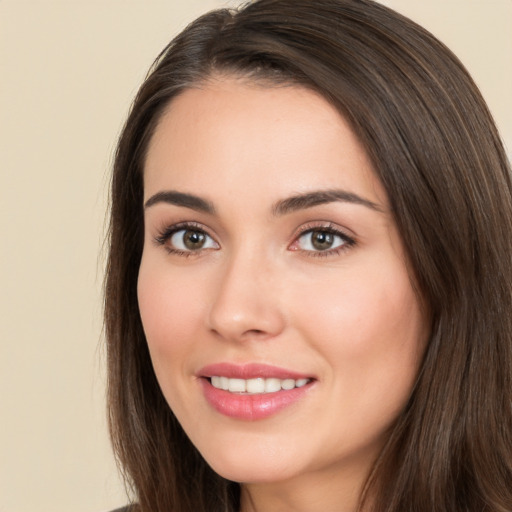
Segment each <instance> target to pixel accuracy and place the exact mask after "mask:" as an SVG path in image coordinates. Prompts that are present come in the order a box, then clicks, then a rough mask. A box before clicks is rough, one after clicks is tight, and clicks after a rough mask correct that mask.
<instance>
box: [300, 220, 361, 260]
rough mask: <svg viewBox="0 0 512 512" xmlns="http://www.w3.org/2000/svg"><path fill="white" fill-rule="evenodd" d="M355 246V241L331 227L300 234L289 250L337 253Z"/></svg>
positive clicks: (317, 228) (311, 229)
mask: <svg viewBox="0 0 512 512" xmlns="http://www.w3.org/2000/svg"><path fill="white" fill-rule="evenodd" d="M354 244H355V241H354V240H353V239H352V238H350V237H348V236H347V235H345V234H344V233H342V232H341V231H338V230H337V229H334V228H333V227H316V228H310V229H307V230H305V231H303V232H302V234H300V235H299V236H298V237H297V239H296V240H295V242H294V243H293V244H292V245H291V247H290V249H291V250H295V251H305V252H311V253H324V254H326V255H327V254H332V253H338V252H339V251H341V250H342V249H346V248H348V247H350V246H352V245H354Z"/></svg>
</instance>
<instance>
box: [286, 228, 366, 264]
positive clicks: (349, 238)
mask: <svg viewBox="0 0 512 512" xmlns="http://www.w3.org/2000/svg"><path fill="white" fill-rule="evenodd" d="M314 231H325V232H327V233H331V234H333V235H335V236H339V237H340V238H342V239H343V241H344V243H343V244H341V245H339V246H337V247H334V248H332V249H326V250H324V251H320V250H318V251H313V250H305V249H300V248H293V246H294V245H296V244H297V243H298V241H299V240H300V238H301V237H302V236H304V235H306V234H308V233H311V232H314ZM354 245H356V239H355V237H354V236H353V235H349V234H348V233H347V230H346V229H344V228H342V227H340V226H338V225H336V224H334V223H332V222H329V221H325V222H323V221H319V222H310V223H307V224H304V225H302V226H301V227H300V228H299V229H298V230H297V231H296V232H295V234H294V236H293V241H292V243H291V244H290V245H289V246H288V248H289V249H290V250H292V251H297V252H299V251H300V252H302V253H305V254H307V255H308V256H313V257H316V256H329V255H333V254H339V253H340V252H342V251H345V250H348V249H349V248H350V247H353V246H354Z"/></svg>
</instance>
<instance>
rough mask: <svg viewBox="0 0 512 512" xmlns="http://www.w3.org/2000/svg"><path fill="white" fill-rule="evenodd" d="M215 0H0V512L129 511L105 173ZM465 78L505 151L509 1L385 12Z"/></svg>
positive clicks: (444, 0)
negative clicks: (109, 303) (112, 361)
mask: <svg viewBox="0 0 512 512" xmlns="http://www.w3.org/2000/svg"><path fill="white" fill-rule="evenodd" d="M236 3H237V2H236V1H235V2H224V1H219V0H183V1H181V0H180V1H176V0H166V1H157V0H104V1H100V0H94V1H93V0H90V1H86V0H83V1H79V0H60V1H59V0H39V1H35V0H32V1H25V0H0V165H1V170H0V197H1V200H0V208H1V210H0V213H1V218H0V222H1V227H0V244H1V245H0V247H1V250H0V262H1V265H0V272H1V278H0V286H1V295H0V297H1V299H0V300H1V303H0V307H1V322H0V326H1V330H0V415H1V416H0V512H32V511H34V510H42V511H52V512H68V511H70V510H73V511H74V512H102V511H105V510H108V509H110V508H114V507H115V506H118V505H121V504H123V503H124V502H125V501H126V498H125V495H124V490H123V487H122V485H121V482H120V479H119V478H118V475H117V471H116V468H115V464H114V462H113V458H112V455H111V452H110V447H109V444H108V436H107V432H106V422H105V419H104V417H105V414H104V410H105V404H104V381H105V379H104V357H103V356H104V353H103V348H102V333H101V329H102V320H101V309H102V298H101V285H102V279H103V262H104V258H103V256H102V243H103V239H104V234H105V229H104V228H105V216H106V213H105V212H106V208H107V206H106V197H107V188H108V182H109V167H110V164H111V159H112V152H113V148H114V146H115V141H116V137H117V135H118V133H119V130H120V128H121V125H122V122H123V120H124V118H125V116H126V113H127V110H128V107H129V105H130V102H131V99H132V98H133V95H134V94H135V92H136V90H137V87H138V85H139V84H140V82H141V81H142V79H143V77H144V75H145V72H146V70H147V68H148V66H149V65H150V63H151V62H152V60H153V58H154V57H155V56H156V55H157V54H158V52H159V51H160V50H161V49H162V48H163V46H164V45H165V44H166V43H167V42H168V40H169V39H170V38H171V37H172V36H173V35H174V34H176V33H177V31H178V30H179V29H181V28H183V27H184V26H185V25H186V24H187V23H188V22H189V21H191V20H192V19H193V18H194V17H195V16H197V15H198V14H200V13H202V12H204V11H207V10H209V9H211V8H215V7H218V6H225V5H236ZM383 3H385V4H387V5H389V6H390V7H393V8H395V9H397V10H399V11H401V12H403V13H404V14H406V15H409V16H410V17H412V18H413V19H414V20H416V21H418V22H419V23H420V24H422V25H424V26H425V27H427V28H428V29H430V30H431V31H432V32H433V33H434V34H435V35H437V36H438V37H439V38H440V39H441V40H443V41H444V42H445V43H447V45H448V46H450V47H451V48H452V49H453V50H454V51H455V53H457V54H458V55H459V57H460V58H461V59H462V61H463V62H464V63H465V64H466V66H467V67H468V69H469V70H470V72H471V73H472V74H473V76H474V78H475V79H476V81H477V83H478V84H479V86H480V87H481V89H482V92H483V94H484V96H485V97H486V99H487V100H488V103H489V105H490V107H491V110H492V112H493V113H494V116H495V118H496V120H497V123H498V125H499V127H500V129H501V132H502V135H503V137H504V139H505V142H506V144H507V146H508V148H509V155H510V154H511V150H512V99H511V96H512V94H511V93H512V0H501V1H500V0H458V1H457V0H429V1H428V2H426V1H424V0H388V1H386V2H383Z"/></svg>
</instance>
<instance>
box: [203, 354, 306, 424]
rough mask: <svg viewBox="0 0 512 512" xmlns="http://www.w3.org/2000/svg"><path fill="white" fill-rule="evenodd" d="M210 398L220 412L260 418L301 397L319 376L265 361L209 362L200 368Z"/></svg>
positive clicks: (204, 386)
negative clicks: (266, 363)
mask: <svg viewBox="0 0 512 512" xmlns="http://www.w3.org/2000/svg"><path fill="white" fill-rule="evenodd" d="M198 376H199V377H201V378H200V381H201V385H202V389H203V393H204V396H205V398H206V400H207V402H208V403H209V404H210V405H211V406H212V407H213V408H214V409H215V410H216V411H217V412H219V413H221V414H223V415H225V416H228V417H231V418H237V419H241V420H249V421H254V420H259V419H264V418H267V417H269V416H272V415H274V414H277V413H278V412H279V411H281V410H282V409H284V408H286V407H288V406H291V405H292V404H294V403H296V402H298V401H300V400H301V399H302V398H303V397H305V396H306V395H307V393H308V392H309V391H310V389H311V388H312V386H313V383H314V381H315V379H314V378H313V377H311V376H308V375H303V374H299V373H297V372H293V371H290V370H287V369H283V368H279V367H276V366H270V365H262V364H248V365H233V364H230V363H220V364H214V365H209V366H206V367H204V368H202V369H201V370H200V371H199V372H198Z"/></svg>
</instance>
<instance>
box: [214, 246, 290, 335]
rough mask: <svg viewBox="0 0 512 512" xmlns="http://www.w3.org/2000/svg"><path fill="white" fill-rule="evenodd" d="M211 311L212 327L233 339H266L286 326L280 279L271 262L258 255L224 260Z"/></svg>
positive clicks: (219, 333)
mask: <svg viewBox="0 0 512 512" xmlns="http://www.w3.org/2000/svg"><path fill="white" fill-rule="evenodd" d="M216 284H217V286H216V290H215V293H214V299H213V301H212V304H211V308H210V311H209V318H208V322H209V328H210V330H211V331H213V332H215V333H216V334H217V335H218V336H220V337H222V338H223V339H226V340H231V341H244V340H250V339H255V340H266V339H271V338H274V337H276V336H278V335H279V334H280V333H281V332H282V330H283V329H284V326H285V317H284V315H283V311H282V308H281V306H280V294H279V280H278V278H277V276H276V271H275V269H273V268H272V263H271V262H268V261H266V262H265V261H264V258H259V257H257V256H256V255H248V256H247V257H244V256H243V255H238V256H236V257H233V258H232V259H231V260H230V261H229V262H228V261H226V262H224V268H223V271H222V272H220V273H219V275H218V277H217V281H216Z"/></svg>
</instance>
